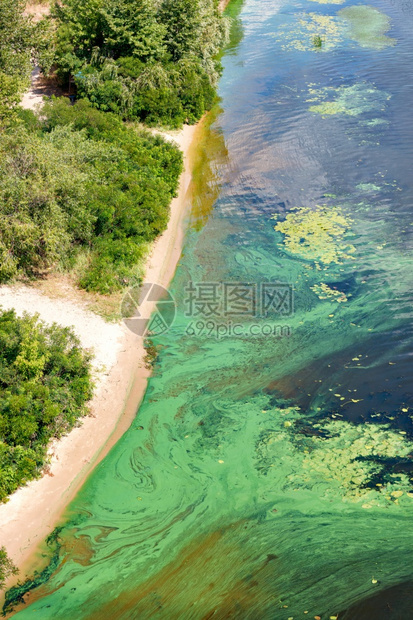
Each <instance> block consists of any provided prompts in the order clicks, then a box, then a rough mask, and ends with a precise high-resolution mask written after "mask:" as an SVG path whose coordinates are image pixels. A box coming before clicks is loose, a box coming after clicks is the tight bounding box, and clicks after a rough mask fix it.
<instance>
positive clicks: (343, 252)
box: [274, 206, 355, 265]
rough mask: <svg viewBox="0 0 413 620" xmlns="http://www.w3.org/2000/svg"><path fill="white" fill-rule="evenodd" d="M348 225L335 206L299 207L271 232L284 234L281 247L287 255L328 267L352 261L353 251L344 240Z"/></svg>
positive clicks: (349, 221) (351, 246)
mask: <svg viewBox="0 0 413 620" xmlns="http://www.w3.org/2000/svg"><path fill="white" fill-rule="evenodd" d="M274 219H278V216H277V215H275V216H274ZM351 223H352V220H351V219H350V218H347V217H345V216H344V215H343V214H342V212H341V209H340V208H339V207H326V206H317V207H316V208H315V209H309V208H308V207H302V208H299V209H294V210H292V211H291V212H290V213H288V215H287V216H286V218H285V220H284V221H283V222H278V223H277V224H276V225H275V226H274V229H275V230H276V231H278V232H280V233H282V234H283V235H284V248H285V250H286V251H287V252H288V253H290V254H294V255H296V256H299V257H300V258H303V259H305V260H310V261H316V262H318V261H320V262H322V263H324V264H326V265H328V264H330V263H340V262H341V261H342V260H343V259H348V258H353V256H351V255H352V253H353V252H355V248H354V246H353V245H351V244H349V243H347V242H346V241H345V239H344V237H345V235H346V233H347V231H348V229H349V228H350V226H351Z"/></svg>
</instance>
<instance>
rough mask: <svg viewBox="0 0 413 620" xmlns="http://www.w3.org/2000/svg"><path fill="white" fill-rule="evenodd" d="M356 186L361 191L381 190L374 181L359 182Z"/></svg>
mask: <svg viewBox="0 0 413 620" xmlns="http://www.w3.org/2000/svg"><path fill="white" fill-rule="evenodd" d="M356 187H357V189H359V190H361V191H362V192H379V191H380V190H381V187H380V186H379V185H375V184H374V183H359V184H358V185H356Z"/></svg>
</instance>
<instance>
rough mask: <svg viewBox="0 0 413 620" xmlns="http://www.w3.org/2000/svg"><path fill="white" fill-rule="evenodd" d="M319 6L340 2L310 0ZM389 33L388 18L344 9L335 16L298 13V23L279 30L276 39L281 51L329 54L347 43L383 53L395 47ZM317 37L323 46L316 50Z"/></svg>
mask: <svg viewBox="0 0 413 620" xmlns="http://www.w3.org/2000/svg"><path fill="white" fill-rule="evenodd" d="M312 1H313V2H318V3H319V4H341V3H342V0H333V1H332V2H327V0H312ZM389 29H390V18H389V17H388V16H387V15H385V14H384V13H382V12H381V11H379V10H378V9H375V8H374V7H371V6H367V5H356V6H350V7H345V8H344V9H341V10H340V11H339V12H338V15H320V14H318V13H301V14H300V16H299V18H298V20H296V21H295V23H294V24H293V25H291V26H287V28H285V29H282V28H281V29H280V31H279V32H278V33H277V34H275V33H274V34H273V35H271V36H274V37H276V38H277V39H278V40H279V41H280V43H281V47H282V49H284V50H299V51H302V52H308V51H321V50H322V51H329V50H332V49H334V48H336V47H337V46H338V45H340V44H341V43H343V41H344V40H345V39H350V40H353V41H355V42H356V43H358V45H360V46H361V47H367V48H370V49H375V50H382V49H384V48H386V47H388V46H389V45H395V43H396V39H393V38H392V37H389V36H387V35H386V32H387V31H388V30H389ZM315 37H318V38H319V39H320V40H321V41H322V46H315V45H314V39H315Z"/></svg>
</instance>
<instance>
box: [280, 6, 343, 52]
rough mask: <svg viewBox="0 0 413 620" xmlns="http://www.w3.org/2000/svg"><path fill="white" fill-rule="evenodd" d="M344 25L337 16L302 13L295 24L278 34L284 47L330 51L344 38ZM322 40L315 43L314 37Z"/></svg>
mask: <svg viewBox="0 0 413 620" xmlns="http://www.w3.org/2000/svg"><path fill="white" fill-rule="evenodd" d="M342 31H343V26H342V25H341V24H340V22H339V20H338V19H337V18H336V17H333V16H331V15H319V14H318V13H302V14H301V16H300V18H299V19H298V22H296V24H295V26H293V27H292V28H289V29H288V30H282V29H281V30H280V32H279V33H278V34H277V35H274V36H276V38H277V39H279V40H280V42H281V46H282V49H284V50H293V49H295V50H299V51H303V52H306V51H311V50H312V51H328V50H331V49H334V48H335V47H336V46H337V45H338V43H339V42H340V41H341V39H342ZM315 38H318V39H319V40H321V41H322V45H321V46H315V45H314V39H315Z"/></svg>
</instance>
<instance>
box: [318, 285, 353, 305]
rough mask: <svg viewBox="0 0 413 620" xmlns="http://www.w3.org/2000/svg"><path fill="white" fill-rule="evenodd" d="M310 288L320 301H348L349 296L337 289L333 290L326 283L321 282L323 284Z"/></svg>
mask: <svg viewBox="0 0 413 620" xmlns="http://www.w3.org/2000/svg"><path fill="white" fill-rule="evenodd" d="M310 288H311V290H312V291H313V293H315V294H316V295H317V297H318V298H319V299H322V300H324V299H327V300H328V301H336V302H337V303H342V302H344V301H347V296H346V295H345V293H343V292H342V291H339V290H337V289H335V288H331V287H330V286H328V284H325V282H321V284H314V286H311V287H310Z"/></svg>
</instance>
